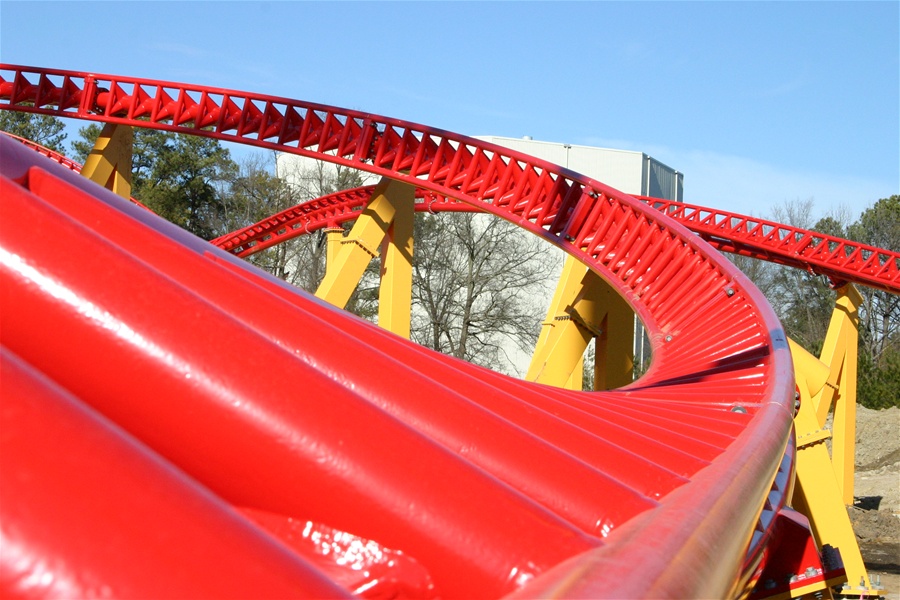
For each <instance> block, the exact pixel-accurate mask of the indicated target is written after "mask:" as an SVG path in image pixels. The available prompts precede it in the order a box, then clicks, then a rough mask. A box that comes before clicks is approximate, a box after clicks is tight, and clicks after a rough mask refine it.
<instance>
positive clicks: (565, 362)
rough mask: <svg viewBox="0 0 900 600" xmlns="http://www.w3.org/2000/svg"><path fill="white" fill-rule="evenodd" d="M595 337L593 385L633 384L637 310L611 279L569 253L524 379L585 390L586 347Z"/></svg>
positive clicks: (598, 388)
mask: <svg viewBox="0 0 900 600" xmlns="http://www.w3.org/2000/svg"><path fill="white" fill-rule="evenodd" d="M594 337H596V339H597V345H596V353H595V358H596V360H595V363H594V389H597V390H604V389H611V388H614V387H619V386H621V385H625V384H627V383H631V381H632V373H633V369H634V357H633V355H632V346H633V342H634V313H633V312H632V311H631V307H630V306H628V303H627V302H625V300H623V299H622V298H621V297H620V296H619V295H618V294H617V293H616V292H615V290H614V289H613V288H612V287H611V286H610V285H609V284H608V283H606V282H605V281H604V280H603V279H602V278H601V277H600V276H599V275H597V274H596V273H594V272H593V271H591V270H590V269H588V268H587V267H586V266H585V265H583V264H582V263H581V262H579V261H578V260H576V259H574V258H572V257H571V256H570V257H568V258H567V259H566V263H565V265H564V267H563V272H562V275H561V276H560V279H559V284H557V287H556V292H555V293H554V295H553V300H552V302H551V303H550V308H549V310H548V311H547V320H546V321H544V323H543V328H542V329H541V334H540V337H539V338H538V343H537V345H536V346H535V351H534V355H533V356H532V359H531V365H530V366H529V368H528V373H527V375H526V376H525V378H526V379H527V380H528V381H536V382H539V383H546V384H549V385H555V386H559V387H566V388H569V389H581V384H582V382H581V380H582V368H583V360H584V358H583V356H584V351H585V349H586V348H587V345H588V343H590V341H591V339H592V338H594Z"/></svg>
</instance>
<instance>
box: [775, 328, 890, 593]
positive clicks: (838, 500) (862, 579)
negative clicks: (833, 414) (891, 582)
mask: <svg viewBox="0 0 900 600" xmlns="http://www.w3.org/2000/svg"><path fill="white" fill-rule="evenodd" d="M790 346H791V355H792V357H793V361H794V371H795V373H796V382H797V388H798V390H799V392H800V409H799V410H798V411H797V414H796V415H795V417H794V430H795V433H796V437H797V485H796V488H795V491H794V496H793V498H792V501H791V504H792V506H793V508H795V509H796V510H798V511H799V512H801V513H803V514H804V515H806V517H807V518H808V519H809V523H810V527H811V528H812V532H813V537H814V538H815V540H816V543H817V544H818V545H819V547H820V548H821V547H822V546H823V545H824V544H829V545H831V546H832V547H834V548H837V549H838V550H840V552H841V558H842V559H843V561H844V569H845V571H846V573H847V580H848V582H849V584H850V586H851V588H850V589H849V590H847V592H849V593H851V594H854V595H855V594H865V595H878V593H879V592H878V590H873V589H872V588H871V583H870V581H869V576H868V573H866V568H865V564H864V563H863V559H862V555H861V553H860V551H859V545H858V544H857V542H856V536H855V535H854V533H853V526H852V524H851V523H850V516H849V515H848V514H847V508H846V507H845V506H844V501H843V498H842V495H841V489H840V486H839V485H838V481H837V478H836V477H835V472H834V470H833V468H832V465H831V460H830V459H829V456H828V449H827V448H826V446H825V440H826V439H828V438H829V437H831V435H830V433H829V432H828V430H827V429H825V428H824V420H823V421H821V422H820V420H819V418H818V416H817V410H816V409H817V406H816V402H815V400H814V395H816V394H820V393H822V390H824V389H825V388H827V379H828V378H829V377H830V374H829V372H828V367H827V366H826V365H824V364H822V362H821V361H820V360H818V359H817V358H816V357H815V356H813V355H812V354H810V353H809V352H807V351H806V350H804V349H803V348H802V347H800V346H799V345H798V344H796V343H795V342H794V341H793V340H790ZM859 585H862V586H863V587H864V588H865V589H864V590H858V589H856V588H857V586H859Z"/></svg>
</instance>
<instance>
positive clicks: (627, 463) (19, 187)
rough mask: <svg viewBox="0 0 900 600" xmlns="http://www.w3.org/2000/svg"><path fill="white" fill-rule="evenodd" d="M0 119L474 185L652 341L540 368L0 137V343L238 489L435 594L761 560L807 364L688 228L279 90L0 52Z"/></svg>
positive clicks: (641, 576) (577, 184) (466, 190)
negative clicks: (439, 348)
mask: <svg viewBox="0 0 900 600" xmlns="http://www.w3.org/2000/svg"><path fill="white" fill-rule="evenodd" d="M28 103H33V104H34V106H26V105H27V104H28ZM0 108H15V109H17V110H30V111H34V112H42V113H46V114H56V115H59V116H68V117H77V118H83V119H87V120H95V121H108V122H117V123H122V124H129V125H135V126H146V127H153V128H158V129H166V130H173V131H180V132H182V133H192V134H196V135H205V136H209V137H215V138H218V139H227V140H231V141H242V142H244V143H249V144H251V145H256V146H260V147H270V148H278V149H280V150H282V151H288V152H295V153H297V154H303V155H307V156H315V157H320V158H323V159H326V160H331V161H333V162H337V163H339V164H344V165H346V166H354V167H357V168H361V169H364V170H367V171H369V172H372V173H376V174H380V175H384V176H388V177H392V178H395V179H398V180H401V181H407V182H409V183H413V184H415V185H417V186H419V187H421V188H424V189H426V190H427V191H428V192H429V193H433V194H436V195H439V196H449V197H453V198H457V199H458V200H460V201H461V202H463V203H464V204H467V205H471V206H475V207H479V208H480V209H481V210H485V211H488V212H492V213H494V214H496V215H498V216H500V217H502V218H506V219H509V220H511V221H513V222H515V223H517V224H519V225H520V226H522V227H523V228H525V229H528V230H530V231H532V232H534V233H537V234H538V235H541V236H542V237H544V238H545V239H547V240H548V242H550V243H553V244H555V245H557V246H559V247H561V248H563V249H565V250H566V251H568V252H570V253H572V254H573V255H575V256H577V257H578V258H580V259H581V260H582V261H583V262H585V263H586V264H589V265H590V266H591V267H592V268H594V269H595V270H596V271H597V272H598V273H600V274H601V275H603V276H604V277H605V278H606V279H607V280H608V281H609V282H610V283H611V284H612V285H613V286H614V287H615V288H616V289H617V290H618V291H619V293H620V294H622V296H623V297H624V298H626V299H627V300H628V301H629V303H630V304H631V305H632V306H633V307H634V309H635V311H636V312H637V313H638V314H639V315H640V316H641V318H642V320H643V321H644V323H645V324H646V325H647V327H648V330H649V331H650V334H651V343H652V345H653V350H654V365H653V367H652V368H651V370H650V371H649V372H648V373H647V375H646V376H645V377H643V378H642V379H641V380H639V381H637V382H635V383H634V384H632V385H630V386H628V387H626V388H622V389H620V390H613V391H610V392H604V393H597V394H586V393H574V392H568V391H565V390H558V389H551V388H546V387H542V386H535V385H529V384H525V383H523V382H520V381H515V380H512V379H509V378H507V377H504V376H501V375H497V374H495V373H491V372H489V371H485V370H484V369H480V368H478V367H474V366H472V365H468V364H465V363H461V362H459V361H456V360H453V359H450V358H447V357H442V356H438V355H435V354H433V353H431V352H429V351H426V350H423V349H421V348H419V347H416V346H415V345H413V344H411V343H409V342H406V341H403V340H401V339H399V338H396V337H394V336H392V335H390V334H388V333H386V332H383V331H381V330H378V329H377V328H375V327H373V326H371V325H370V324H368V323H365V322H362V321H359V320H357V319H355V318H353V317H351V316H348V315H346V314H344V313H342V312H340V311H336V310H334V309H333V308H331V307H328V306H325V305H323V304H322V303H320V302H319V301H317V300H316V299H314V298H311V297H309V296H307V295H305V294H302V293H299V292H297V291H296V290H295V289H292V288H290V287H289V286H287V285H286V284H284V283H283V282H280V281H278V280H276V279H273V278H271V277H269V276H267V275H265V274H264V273H261V272H258V271H255V270H254V269H252V268H251V267H249V266H248V265H246V264H245V263H242V262H240V261H239V260H238V259H236V258H235V257H234V256H231V255H229V254H228V253H227V252H224V251H221V250H218V249H216V248H214V247H213V246H211V245H209V244H206V243H205V242H202V241H201V240H198V239H196V238H193V237H191V236H190V235H188V234H186V233H184V232H183V231H180V230H178V229H177V228H175V227H174V226H172V225H171V224H168V223H165V222H164V221H162V220H160V219H158V218H156V217H155V216H154V215H151V214H148V213H147V212H146V211H143V210H141V209H140V208H137V207H134V206H132V205H129V204H128V203H126V202H124V201H122V200H121V199H119V198H117V197H115V196H113V195H112V194H111V193H109V192H107V191H106V190H102V189H100V188H98V187H97V186H94V185H93V184H91V183H90V182H87V181H84V180H81V179H79V178H77V176H76V175H75V174H74V173H72V172H71V171H68V170H65V169H63V168H62V167H60V166H59V165H54V164H52V163H50V162H49V161H42V159H41V158H40V157H39V156H37V155H36V154H34V153H30V151H28V150H26V149H24V148H21V147H20V146H16V145H15V143H13V142H8V140H0V152H2V155H0V159H2V160H0V165H2V166H0V169H2V180H0V185H2V202H3V211H4V219H2V221H0V248H2V260H0V283H2V313H0V318H2V321H0V342H2V344H3V346H4V347H5V348H6V349H7V350H8V351H9V352H12V353H15V354H16V355H17V356H18V357H20V359H21V360H22V361H24V362H25V363H27V364H28V365H29V366H30V367H29V368H32V369H35V370H37V371H39V372H41V373H42V374H43V376H44V377H46V378H48V379H50V380H52V381H53V382H54V385H57V386H60V387H61V388H63V389H64V390H65V393H66V394H68V395H70V396H71V397H73V398H77V402H79V403H83V404H84V405H87V406H90V407H91V408H92V409H93V410H96V411H97V412H99V413H101V414H102V415H103V416H104V418H106V419H109V420H110V421H112V422H114V423H115V424H116V426H118V427H120V428H121V429H122V430H123V431H124V432H126V433H127V435H128V436H130V437H131V438H133V439H134V440H137V441H138V443H140V444H142V445H143V446H146V447H147V448H149V449H150V450H151V451H152V452H153V453H155V454H156V455H158V456H159V457H161V460H164V461H166V462H167V463H168V464H170V465H171V467H172V468H173V469H176V470H177V471H179V472H181V473H183V474H184V477H185V478H188V479H189V480H190V481H192V482H193V483H194V484H195V485H197V486H202V487H203V488H206V489H208V490H209V491H210V492H211V494H214V496H215V498H217V499H218V501H219V502H221V503H222V504H223V505H231V506H236V507H241V509H245V510H251V511H257V512H262V513H266V514H273V515H278V517H277V518H279V519H286V520H295V521H297V522H304V523H305V522H309V521H311V522H315V523H321V524H323V525H324V526H327V527H331V528H334V529H336V530H339V531H342V532H346V533H348V534H350V535H353V536H356V537H357V538H358V539H365V540H371V541H373V542H375V543H376V544H377V545H378V547H383V548H390V549H392V550H397V551H400V552H403V553H404V555H406V556H408V557H410V558H411V559H413V560H414V561H415V562H416V563H417V564H418V565H421V567H422V568H423V569H424V571H425V572H426V573H427V576H428V577H429V578H430V580H431V581H432V582H433V585H434V592H435V593H436V594H437V595H440V596H442V597H473V596H479V597H481V596H500V595H504V594H508V593H521V594H525V595H533V594H536V593H538V591H539V590H550V589H560V588H558V582H559V581H560V578H561V579H562V580H564V581H567V582H570V583H574V585H575V587H572V588H568V589H571V590H583V591H584V592H585V593H590V594H591V595H597V596H606V597H622V596H654V595H669V596H697V595H712V596H721V595H724V594H726V593H730V592H732V591H734V590H735V588H736V587H737V586H738V585H739V583H740V581H741V580H742V579H743V578H744V572H745V571H746V570H747V569H751V568H755V567H754V566H753V565H750V566H748V564H747V563H748V555H749V556H754V555H756V554H757V553H758V552H759V547H758V545H759V544H763V543H765V541H766V539H768V538H767V537H766V536H765V535H756V533H757V532H763V533H764V532H765V531H767V528H768V527H769V526H770V525H771V521H772V519H771V518H770V517H767V515H768V514H769V513H771V512H772V511H777V510H778V508H779V507H780V506H781V505H783V503H784V501H785V491H784V486H779V485H775V486H774V487H773V481H775V480H776V476H777V474H778V473H779V472H780V471H779V469H781V470H783V469H784V462H785V456H787V457H788V462H789V457H790V456H792V455H791V453H790V452H788V453H787V454H786V453H785V449H786V448H787V447H789V437H790V436H789V432H790V427H791V417H792V414H791V406H792V399H793V389H794V386H793V377H792V369H791V365H790V357H789V355H788V350H787V346H786V342H785V338H784V334H783V332H782V331H781V329H780V326H779V324H778V322H777V320H776V319H775V317H774V314H773V312H772V310H771V308H770V307H768V305H766V304H765V301H764V300H763V298H762V296H761V295H760V294H759V292H758V291H757V290H755V288H753V286H752V285H751V284H749V282H748V281H747V280H746V279H745V278H744V277H743V275H741V274H740V273H739V272H738V271H737V270H736V269H734V267H732V266H731V265H730V264H729V263H728V262H727V261H725V260H724V259H723V258H722V257H721V256H719V255H718V254H717V253H716V252H714V251H713V250H711V249H710V247H709V246H707V245H706V244H705V243H704V242H702V241H700V240H698V239H696V237H695V236H694V235H693V234H692V233H690V232H689V231H687V230H686V229H684V228H683V227H681V226H680V225H678V224H677V223H675V222H674V221H672V220H671V219H669V218H667V217H666V216H664V215H662V214H660V213H658V212H656V211H654V210H653V209H652V208H649V207H647V206H646V205H644V204H642V203H641V202H639V201H638V200H636V199H634V198H631V197H629V196H626V195H624V194H621V193H619V192H617V191H615V190H612V189H611V188H608V187H606V186H604V185H603V184H602V183H600V182H596V181H593V180H590V179H589V178H585V177H582V176H580V175H578V174H575V173H572V172H569V171H567V170H565V169H561V168H560V167H557V166H554V165H551V164H549V163H545V162H542V161H537V160H534V159H531V158H530V157H527V156H524V155H519V154H515V153H511V152H509V151H506V150H504V149H502V148H499V147H495V146H490V145H488V144H485V143H483V142H479V141H477V140H473V139H471V138H465V137H463V136H457V135H455V134H450V133H448V132H443V131H439V130H434V129H431V128H427V127H422V126H418V125H414V124H409V123H405V122H402V121H398V120H396V119H388V118H383V117H378V116H376V115H370V114H364V113H359V112H354V111H343V110H341V109H335V108H332V107H325V106H321V105H315V104H310V103H305V102H300V101H295V100H289V99H283V98H273V97H266V96H258V95H253V94H245V93H242V92H234V91H228V90H217V89H210V88H205V89H204V88H198V87H196V86H183V85H180V84H170V83H165V82H152V81H148V80H137V79H128V78H116V77H108V76H100V75H95V74H83V73H70V72H62V71H51V70H40V69H29V68H19V67H11V66H0ZM11 144H12V145H11ZM6 215H11V218H6ZM331 216H332V217H333V216H334V215H331ZM4 395H5V390H4ZM4 402H5V398H4ZM736 404H737V405H740V406H741V407H742V408H743V409H744V410H745V411H746V412H734V411H732V410H731V408H732V407H733V406H734V405H736ZM4 472H5V471H4ZM46 485H49V484H39V487H43V486H46ZM124 504H125V505H126V506H127V502H125V503H124ZM265 529H266V528H265V527H263V528H259V527H255V529H253V532H254V535H257V536H260V537H261V539H263V540H268V541H269V542H270V543H273V544H278V542H277V539H276V538H277V537H278V535H274V536H273V535H272V533H271V530H270V532H269V533H266V531H265ZM295 554H296V553H295ZM713 557H714V558H715V560H711V559H712V558H713ZM295 558H296V559H297V560H298V562H302V556H300V555H297V556H296V557H295ZM4 560H5V559H3V558H2V557H0V563H3V561H4ZM61 560H62V561H63V562H65V561H66V560H67V558H66V557H65V556H64V557H62V558H61ZM97 560H102V559H97ZM751 562H752V561H751ZM66 568H67V567H66ZM154 572H156V571H154ZM321 578H322V574H321V573H320V572H319V573H316V572H314V573H313V574H312V575H310V579H311V581H313V582H318V581H319V580H320V579H321ZM163 579H164V578H163ZM611 582H612V583H611ZM311 585H312V584H311ZM398 585H400V584H399V583H398ZM172 589H173V590H174V589H175V586H174V584H173V588H172ZM198 595H216V594H215V593H209V594H198ZM253 595H255V596H264V595H277V594H273V593H271V592H268V591H266V589H265V588H264V587H263V586H260V587H259V592H258V593H256V594H253Z"/></svg>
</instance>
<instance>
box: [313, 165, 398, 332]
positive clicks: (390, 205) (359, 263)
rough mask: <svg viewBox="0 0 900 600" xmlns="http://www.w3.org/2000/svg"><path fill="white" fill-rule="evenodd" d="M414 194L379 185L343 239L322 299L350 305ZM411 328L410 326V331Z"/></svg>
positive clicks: (322, 288)
mask: <svg viewBox="0 0 900 600" xmlns="http://www.w3.org/2000/svg"><path fill="white" fill-rule="evenodd" d="M413 194H414V189H413V188H412V186H410V185H409V184H406V183H402V182H399V181H394V180H392V179H387V178H383V179H382V180H381V181H380V182H379V183H378V185H377V186H375V191H374V192H373V193H372V199H371V200H370V201H369V204H368V205H367V206H366V208H365V209H364V210H363V211H362V213H361V214H360V216H359V218H358V219H357V220H356V223H355V224H354V225H353V228H352V229H351V230H350V232H349V233H348V234H347V236H346V237H345V238H343V239H342V240H341V246H340V250H339V251H338V252H337V254H336V255H335V256H334V259H333V260H332V261H331V264H329V265H328V268H327V269H326V271H325V277H324V278H323V279H322V283H321V284H319V289H318V290H316V296H317V297H318V298H321V299H322V300H325V301H326V302H329V303H331V304H333V305H335V306H338V307H341V308H343V307H344V306H346V305H347V302H348V301H349V300H350V296H351V295H352V294H353V291H354V290H355V289H356V287H357V285H359V280H360V279H361V278H362V276H363V273H364V272H365V270H366V267H367V266H368V265H369V261H371V260H372V259H373V258H375V257H377V256H379V247H380V246H381V243H382V241H383V240H384V239H385V236H387V235H388V231H389V230H390V228H391V225H392V223H394V220H395V219H396V218H397V215H398V212H402V211H403V209H404V207H405V206H406V205H407V204H408V199H409V198H413ZM413 201H414V199H413ZM404 227H406V225H405V224H404V225H401V229H403V228H404ZM410 238H411V236H410ZM411 248H412V247H411V241H410V246H409V248H408V249H407V251H408V252H411ZM410 256H411V254H410ZM389 320H391V319H389ZM408 327H409V325H408V324H407V331H408ZM407 335H409V334H408V333H407Z"/></svg>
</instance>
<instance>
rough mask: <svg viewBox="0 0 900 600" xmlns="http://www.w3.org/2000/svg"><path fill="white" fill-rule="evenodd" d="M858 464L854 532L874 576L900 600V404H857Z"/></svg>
mask: <svg viewBox="0 0 900 600" xmlns="http://www.w3.org/2000/svg"><path fill="white" fill-rule="evenodd" d="M855 462H856V477H855V481H854V490H853V495H854V500H855V502H854V506H852V507H850V508H849V512H850V520H851V521H852V522H853V530H854V531H855V532H856V538H857V540H858V541H859V546H860V550H861V551H862V555H863V560H864V561H865V563H866V567H867V568H868V569H869V571H870V573H869V576H870V577H873V576H874V577H876V578H879V579H880V580H881V585H882V586H883V587H884V588H885V591H886V592H887V595H886V598H888V599H889V600H900V408H896V407H892V408H889V409H886V410H870V409H868V408H865V407H862V406H859V407H857V410H856V461H855Z"/></svg>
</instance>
